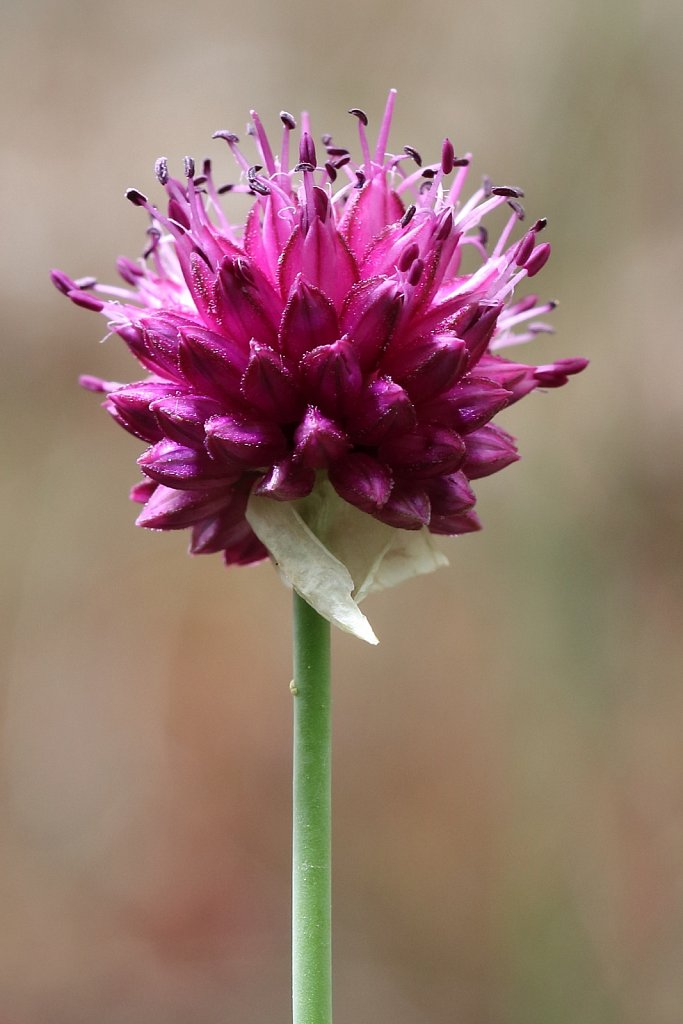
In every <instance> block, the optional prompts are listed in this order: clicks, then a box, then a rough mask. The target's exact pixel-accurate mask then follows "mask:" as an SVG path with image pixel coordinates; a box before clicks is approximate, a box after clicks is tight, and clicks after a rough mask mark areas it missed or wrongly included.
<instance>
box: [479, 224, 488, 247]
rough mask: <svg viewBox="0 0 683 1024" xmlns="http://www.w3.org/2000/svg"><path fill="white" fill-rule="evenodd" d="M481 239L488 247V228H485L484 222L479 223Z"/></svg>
mask: <svg viewBox="0 0 683 1024" xmlns="http://www.w3.org/2000/svg"><path fill="white" fill-rule="evenodd" d="M479 241H480V242H481V244H482V245H483V246H484V248H486V246H487V245H488V242H489V233H488V228H485V227H484V225H483V224H480V225H479Z"/></svg>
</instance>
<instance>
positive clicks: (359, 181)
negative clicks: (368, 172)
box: [353, 170, 366, 188]
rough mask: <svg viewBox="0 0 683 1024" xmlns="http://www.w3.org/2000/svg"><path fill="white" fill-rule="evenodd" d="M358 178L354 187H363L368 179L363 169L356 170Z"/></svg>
mask: <svg viewBox="0 0 683 1024" xmlns="http://www.w3.org/2000/svg"><path fill="white" fill-rule="evenodd" d="M356 179H357V180H356V184H355V185H354V186H353V187H354V188H362V187H363V185H364V184H365V181H366V178H365V174H364V173H363V171H361V170H358V171H356Z"/></svg>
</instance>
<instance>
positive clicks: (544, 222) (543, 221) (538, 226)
mask: <svg viewBox="0 0 683 1024" xmlns="http://www.w3.org/2000/svg"><path fill="white" fill-rule="evenodd" d="M547 226H548V218H547V217H539V219H538V220H537V221H536V223H535V224H534V226H533V227H532V229H531V230H532V231H534V232H536V234H538V232H539V231H543V228H546V227H547Z"/></svg>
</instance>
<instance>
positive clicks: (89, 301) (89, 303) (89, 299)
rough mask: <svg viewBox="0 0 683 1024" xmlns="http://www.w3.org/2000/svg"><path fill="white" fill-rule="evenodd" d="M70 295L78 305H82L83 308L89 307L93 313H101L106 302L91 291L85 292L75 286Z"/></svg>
mask: <svg viewBox="0 0 683 1024" xmlns="http://www.w3.org/2000/svg"><path fill="white" fill-rule="evenodd" d="M68 297H69V298H70V299H71V301H72V302H73V303H74V305H76V306H81V307H82V309H89V310H91V311H92V312H93V313H101V312H102V310H103V309H104V303H103V302H101V301H100V299H97V298H95V296H94V295H91V294H90V292H83V291H81V289H80V288H73V289H72V290H71V291H70V292H69V293H68Z"/></svg>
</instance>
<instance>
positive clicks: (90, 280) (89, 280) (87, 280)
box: [74, 277, 97, 292]
mask: <svg viewBox="0 0 683 1024" xmlns="http://www.w3.org/2000/svg"><path fill="white" fill-rule="evenodd" d="M74 284H75V285H76V287H77V288H80V289H81V291H82V292H87V291H88V290H89V289H90V288H94V287H95V285H96V284H97V278H96V277H79V278H78V279H77V280H76V281H74Z"/></svg>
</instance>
